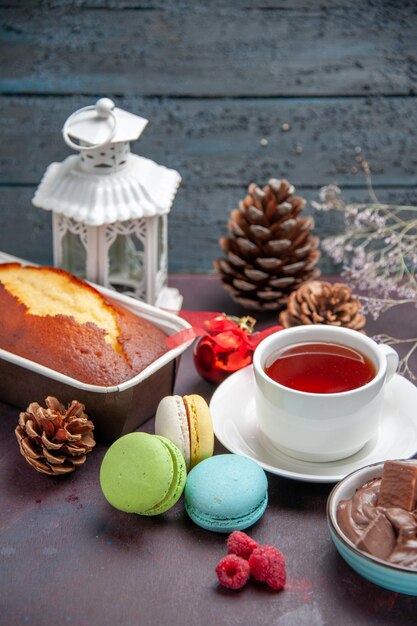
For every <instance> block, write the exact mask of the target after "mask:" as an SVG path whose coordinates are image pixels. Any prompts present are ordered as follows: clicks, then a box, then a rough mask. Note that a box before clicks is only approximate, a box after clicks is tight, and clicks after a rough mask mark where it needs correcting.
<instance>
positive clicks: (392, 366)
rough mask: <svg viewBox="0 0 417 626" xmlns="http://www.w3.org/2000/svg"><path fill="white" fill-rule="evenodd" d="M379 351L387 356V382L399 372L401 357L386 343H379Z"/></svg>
mask: <svg viewBox="0 0 417 626" xmlns="http://www.w3.org/2000/svg"><path fill="white" fill-rule="evenodd" d="M378 349H379V351H380V352H382V353H383V354H384V355H385V358H386V359H387V375H386V377H385V380H386V382H388V381H390V380H391V378H392V377H393V376H394V374H395V372H396V371H397V366H398V361H399V356H398V354H397V352H396V351H395V350H394V348H391V346H387V345H386V344H385V343H379V344H378Z"/></svg>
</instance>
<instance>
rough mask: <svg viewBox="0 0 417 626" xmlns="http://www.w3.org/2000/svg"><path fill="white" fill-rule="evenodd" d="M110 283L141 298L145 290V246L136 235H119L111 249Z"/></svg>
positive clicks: (119, 289)
mask: <svg viewBox="0 0 417 626" xmlns="http://www.w3.org/2000/svg"><path fill="white" fill-rule="evenodd" d="M109 283H110V285H112V286H113V287H114V288H115V289H117V290H118V291H121V292H127V293H133V292H135V293H136V294H138V295H139V296H140V293H141V291H144V290H145V272H144V245H143V242H142V241H141V240H140V239H138V238H137V237H136V236H135V235H134V234H130V235H124V234H123V235H122V234H119V235H117V237H116V239H115V240H114V242H113V243H112V245H111V246H110V248H109Z"/></svg>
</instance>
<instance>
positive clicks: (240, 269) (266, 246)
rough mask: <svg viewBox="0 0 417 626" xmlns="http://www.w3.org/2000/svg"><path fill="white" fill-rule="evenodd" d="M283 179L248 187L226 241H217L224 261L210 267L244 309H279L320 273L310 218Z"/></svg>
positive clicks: (291, 187) (316, 241) (302, 202)
mask: <svg viewBox="0 0 417 626" xmlns="http://www.w3.org/2000/svg"><path fill="white" fill-rule="evenodd" d="M294 191H295V189H294V187H293V186H292V185H291V184H290V183H289V182H288V181H287V180H277V179H271V180H270V181H269V182H268V184H267V185H265V187H264V188H263V189H261V188H260V187H258V185H256V184H255V183H252V184H250V185H249V187H248V194H247V196H246V197H245V198H244V200H242V201H241V202H240V203H239V208H238V209H234V210H233V211H232V212H231V214H230V219H229V221H228V224H227V228H228V230H229V232H230V236H229V237H222V238H221V239H220V240H219V243H220V247H221V248H222V250H223V251H224V252H225V253H226V258H223V259H217V260H216V261H215V262H214V265H215V267H216V269H217V271H218V272H219V274H220V275H221V278H222V282H223V286H224V287H225V289H226V290H227V291H228V292H229V293H230V295H231V296H232V298H233V299H234V300H236V302H239V304H241V305H242V306H244V307H245V309H255V310H258V311H276V310H278V309H282V308H283V307H284V306H285V304H286V302H287V299H288V295H289V293H290V292H291V291H293V290H294V289H296V288H297V287H298V286H299V285H300V284H302V283H304V282H305V281H307V280H310V279H312V278H316V277H317V276H319V274H320V272H319V270H318V269H317V268H316V267H315V265H316V264H317V261H318V260H319V258H320V252H319V251H318V250H317V246H318V243H319V240H318V238H317V237H314V236H313V235H312V234H311V231H312V229H313V227H314V220H313V218H312V217H311V216H301V215H300V213H301V212H302V210H303V208H304V205H305V200H304V199H303V198H301V197H300V196H295V195H294Z"/></svg>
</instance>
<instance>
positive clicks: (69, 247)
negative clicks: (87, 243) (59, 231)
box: [62, 231, 87, 278]
mask: <svg viewBox="0 0 417 626" xmlns="http://www.w3.org/2000/svg"><path fill="white" fill-rule="evenodd" d="M62 268H63V269H64V270H67V272H71V274H76V275H77V276H80V277H81V278H87V253H86V250H85V247H84V245H83V243H82V241H81V239H80V237H79V235H77V234H75V233H72V232H70V231H67V232H66V233H65V234H64V236H63V238H62Z"/></svg>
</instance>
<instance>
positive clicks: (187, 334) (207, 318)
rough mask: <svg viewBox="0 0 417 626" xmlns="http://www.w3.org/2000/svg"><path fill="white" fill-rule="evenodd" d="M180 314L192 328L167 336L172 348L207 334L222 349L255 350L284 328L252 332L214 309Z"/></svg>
mask: <svg viewBox="0 0 417 626" xmlns="http://www.w3.org/2000/svg"><path fill="white" fill-rule="evenodd" d="M179 315H180V316H181V317H182V318H183V319H185V320H186V321H187V322H188V323H189V324H191V328H186V329H185V330H180V331H179V332H177V333H175V334H174V335H171V336H170V337H167V338H166V340H165V343H166V344H167V346H168V348H170V349H172V348H176V347H178V346H181V345H183V344H184V343H186V342H187V341H190V340H192V339H195V338H196V337H201V336H206V337H210V339H211V340H212V341H213V342H214V343H216V344H217V345H218V347H219V349H220V350H222V351H226V350H234V349H238V348H239V347H241V346H242V345H243V346H245V347H246V348H247V349H248V350H251V351H252V352H253V351H254V350H255V348H256V346H257V345H258V344H259V343H260V342H261V341H262V339H265V337H268V336H269V335H272V334H273V333H276V332H277V331H279V330H282V326H278V325H277V326H272V327H271V328H267V329H266V330H262V331H260V332H255V333H250V332H248V331H247V330H245V329H243V328H241V327H240V326H239V324H238V323H237V322H235V321H233V320H232V319H230V318H228V317H227V316H226V315H224V313H218V312H213V311H210V312H208V311H180V313H179Z"/></svg>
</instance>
